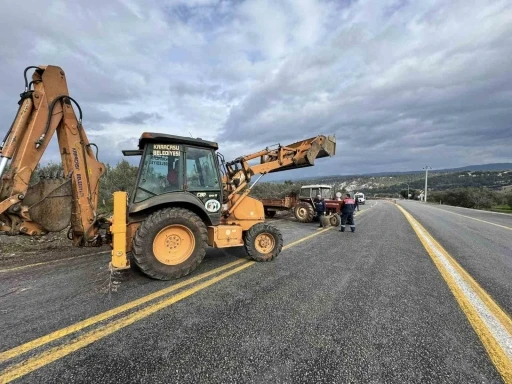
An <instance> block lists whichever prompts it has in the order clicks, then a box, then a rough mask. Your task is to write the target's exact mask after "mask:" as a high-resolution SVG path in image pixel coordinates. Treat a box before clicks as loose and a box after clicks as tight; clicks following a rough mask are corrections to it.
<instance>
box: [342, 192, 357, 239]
mask: <svg viewBox="0 0 512 384" xmlns="http://www.w3.org/2000/svg"><path fill="white" fill-rule="evenodd" d="M355 208H356V202H355V201H354V199H352V198H351V197H350V193H347V194H346V197H345V198H344V199H343V201H342V202H341V230H340V231H341V232H345V224H346V223H347V222H348V225H349V226H350V230H351V231H352V232H355V231H356V224H355V223H354V210H355Z"/></svg>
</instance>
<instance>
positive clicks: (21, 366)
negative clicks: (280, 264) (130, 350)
mask: <svg viewBox="0 0 512 384" xmlns="http://www.w3.org/2000/svg"><path fill="white" fill-rule="evenodd" d="M333 228H334V227H329V228H326V229H324V230H323V231H321V232H316V233H313V234H311V235H309V236H306V237H304V238H302V239H299V240H296V241H294V242H292V243H290V244H287V245H286V246H284V247H283V248H282V250H286V249H289V248H291V247H293V246H295V245H297V244H300V243H301V242H303V241H306V240H308V239H310V238H312V237H315V236H318V235H320V234H322V233H323V232H327V231H329V230H331V229H333ZM242 263H243V264H242ZM255 263H256V262H254V261H249V260H248V259H241V260H237V261H235V262H232V263H229V264H227V265H225V266H222V267H219V268H216V269H214V270H212V271H209V272H206V273H203V274H201V275H198V276H196V277H194V278H191V279H187V280H186V281H184V282H181V283H178V284H176V285H173V286H171V287H169V288H165V289H163V290H160V291H158V292H155V293H152V294H150V295H148V296H144V297H142V298H140V299H137V300H134V301H132V302H129V303H126V304H124V305H121V306H119V307H117V308H114V309H111V310H109V311H106V312H103V313H101V314H99V315H96V316H93V317H90V318H88V319H85V320H83V321H80V322H78V323H75V324H73V325H71V326H68V327H65V328H62V329H60V330H58V331H55V332H52V333H50V334H48V335H46V336H42V337H40V338H38V339H35V340H33V341H30V342H28V343H25V344H22V345H20V346H18V347H15V348H13V349H10V350H8V351H5V352H2V353H1V354H0V363H2V362H4V361H6V360H9V359H12V358H15V357H17V356H19V355H21V354H23V353H26V352H29V351H31V350H33V349H35V348H37V347H40V346H43V345H45V344H48V343H50V342H53V341H55V340H58V339H60V338H62V337H64V336H67V335H70V334H72V333H75V332H77V331H79V330H82V329H84V328H86V327H88V326H91V325H93V324H96V323H98V322H100V321H103V320H106V319H109V318H111V317H113V316H115V315H117V314H119V313H121V312H125V311H127V310H129V309H132V308H134V307H137V306H139V305H141V304H144V303H146V302H148V301H150V300H153V299H155V298H158V297H160V296H162V295H165V294H167V293H170V292H172V291H174V290H177V289H179V288H182V287H185V286H187V285H190V284H193V283H195V282H197V281H198V280H201V279H203V278H205V277H208V276H210V275H212V274H215V273H218V272H220V271H222V270H224V269H227V268H230V267H233V266H235V265H237V264H242V265H241V266H239V267H237V268H235V269H232V270H231V271H229V272H225V273H224V274H222V275H219V276H217V277H215V278H213V279H211V280H207V281H205V282H203V283H201V284H198V285H196V286H194V287H192V288H190V289H188V290H186V291H183V292H181V293H179V294H177V295H175V296H172V297H171V298H168V299H164V300H162V301H160V302H159V303H156V304H151V305H148V306H147V307H145V308H142V309H139V310H137V311H135V312H132V313H131V314H129V315H126V316H124V317H122V318H120V319H117V320H114V321H112V322H111V323H108V324H106V325H103V326H100V327H98V328H96V329H94V330H91V331H88V332H86V333H85V334H84V335H82V336H79V337H78V338H76V339H74V340H72V341H71V342H69V343H63V344H62V345H60V346H56V347H53V348H50V349H49V350H47V351H43V352H41V353H40V354H38V355H36V356H34V357H32V358H29V359H27V360H24V361H22V362H20V363H18V364H16V365H13V366H11V367H10V368H8V369H7V370H5V371H4V372H3V373H2V375H0V382H2V383H3V382H9V381H11V380H14V379H16V378H19V377H21V376H24V375H26V374H28V373H30V372H32V371H34V370H36V369H39V368H41V367H43V366H45V365H47V364H49V363H51V362H53V361H55V360H58V359H60V358H62V357H64V356H66V355H68V354H70V353H72V352H74V351H76V350H78V349H80V348H83V347H85V346H87V345H89V344H91V343H93V342H95V341H97V340H100V339H102V338H103V337H105V336H108V335H110V334H111V333H114V332H115V331H117V330H119V329H121V328H123V327H126V326H127V325H130V324H132V323H134V322H136V321H138V320H141V319H143V318H145V317H147V316H149V315H150V314H152V313H154V312H156V311H158V310H160V309H163V308H165V307H168V306H170V305H172V304H174V303H175V302H177V301H179V300H182V299H183V298H185V297H188V296H190V295H192V294H194V293H196V292H198V291H200V290H201V289H204V288H206V287H208V286H210V285H212V284H214V283H216V282H218V281H220V280H222V279H224V278H226V277H228V276H231V275H233V274H235V273H238V272H240V271H242V270H243V269H245V268H248V267H249V266H252V265H254V264H255Z"/></svg>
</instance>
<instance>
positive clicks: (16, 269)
mask: <svg viewBox="0 0 512 384" xmlns="http://www.w3.org/2000/svg"><path fill="white" fill-rule="evenodd" d="M109 252H110V251H103V252H96V253H89V254H87V255H80V256H73V257H66V258H65V259H58V260H50V261H42V262H40V263H34V264H27V265H22V266H20V267H13V268H6V269H0V273H5V272H12V271H20V270H22V269H26V268H30V267H37V266H38V265H46V264H53V263H58V262H59V261H67V260H75V259H81V258H83V257H87V256H95V255H101V254H102V253H109Z"/></svg>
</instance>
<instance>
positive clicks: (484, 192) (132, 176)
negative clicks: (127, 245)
mask: <svg viewBox="0 0 512 384" xmlns="http://www.w3.org/2000/svg"><path fill="white" fill-rule="evenodd" d="M137 170H138V167H137V166H133V165H130V163H128V162H127V161H126V160H122V161H120V162H119V163H117V164H116V165H115V166H111V165H109V164H106V170H105V173H104V174H103V176H102V177H101V179H100V190H99V201H98V209H99V211H100V212H111V211H112V207H113V197H112V194H113V193H114V192H115V191H126V192H128V193H129V194H130V193H132V191H133V188H134V186H135V183H136V178H137ZM59 173H60V174H62V166H61V165H60V164H55V163H50V164H48V165H46V166H43V167H41V166H38V167H37V168H36V172H34V174H33V176H32V180H31V183H35V182H37V181H39V178H40V175H41V174H43V175H45V176H46V177H48V176H50V177H55V176H56V175H58V174H59ZM447 178H448V177H446V179H447ZM433 179H434V178H433ZM446 179H445V181H446ZM457 179H458V180H460V179H462V178H459V177H457ZM466 180H468V181H469V180H471V181H473V178H466ZM310 183H311V181H310V180H307V181H306V180H301V181H300V182H294V181H292V180H287V181H284V182H281V183H278V182H261V183H257V184H255V185H254V186H253V188H252V191H251V195H252V196H254V197H256V198H260V199H264V198H277V199H279V198H284V197H285V196H287V195H290V194H298V193H299V192H300V188H301V186H303V185H305V184H310ZM413 183H414V184H417V185H413ZM413 183H411V185H410V188H409V194H411V198H412V199H417V198H418V196H419V194H420V190H421V184H420V182H419V181H417V182H413ZM330 184H333V193H335V192H337V191H340V192H342V193H345V192H346V189H345V188H344V187H343V186H342V183H341V182H339V181H338V182H334V183H330ZM470 184H472V183H470ZM430 185H431V183H430V180H429V187H430ZM446 187H447V186H446V184H445V183H443V182H441V183H439V184H438V185H437V186H436V185H433V186H432V188H433V190H430V188H429V192H428V201H429V202H434V203H441V204H447V205H454V206H460V207H466V208H476V209H489V208H493V207H501V208H502V209H504V210H508V209H512V191H509V192H504V191H497V190H494V189H493V188H487V187H481V186H480V187H475V186H472V185H469V186H464V187H456V188H446ZM361 192H364V193H365V194H366V195H367V197H370V198H371V197H395V198H396V197H397V196H398V195H401V196H403V197H404V198H407V189H404V185H403V183H401V184H395V185H390V186H387V187H383V188H374V189H372V190H366V189H364V188H363V189H361ZM352 193H353V192H352Z"/></svg>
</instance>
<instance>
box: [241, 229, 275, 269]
mask: <svg viewBox="0 0 512 384" xmlns="http://www.w3.org/2000/svg"><path fill="white" fill-rule="evenodd" d="M244 243H245V250H246V251H247V253H248V254H249V256H251V258H252V259H253V260H255V261H271V260H273V259H275V258H276V257H277V256H279V253H281V249H282V248H283V235H282V234H281V232H280V231H279V230H278V229H277V228H275V227H273V226H272V225H269V224H266V223H258V224H255V225H253V226H252V227H251V229H249V230H248V231H247V232H246V233H245V237H244Z"/></svg>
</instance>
